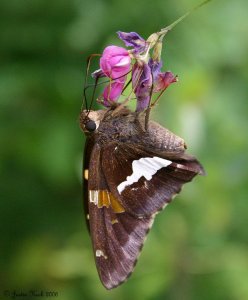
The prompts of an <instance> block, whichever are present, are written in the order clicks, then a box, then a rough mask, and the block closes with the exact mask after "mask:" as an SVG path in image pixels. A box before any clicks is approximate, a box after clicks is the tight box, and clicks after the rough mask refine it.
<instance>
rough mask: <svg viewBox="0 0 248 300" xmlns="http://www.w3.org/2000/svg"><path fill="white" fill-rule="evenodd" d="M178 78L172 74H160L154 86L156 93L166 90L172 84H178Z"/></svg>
mask: <svg viewBox="0 0 248 300" xmlns="http://www.w3.org/2000/svg"><path fill="white" fill-rule="evenodd" d="M177 81H178V77H177V76H175V75H174V74H173V73H172V72H165V73H159V74H158V77H157V80H156V82H155V86H154V92H155V93H156V92H160V91H162V90H165V89H166V88H167V87H168V86H169V85H170V84H171V83H173V82H177Z"/></svg>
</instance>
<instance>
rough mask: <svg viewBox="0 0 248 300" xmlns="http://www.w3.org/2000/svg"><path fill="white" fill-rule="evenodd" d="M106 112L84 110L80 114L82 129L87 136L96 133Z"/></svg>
mask: <svg viewBox="0 0 248 300" xmlns="http://www.w3.org/2000/svg"><path fill="white" fill-rule="evenodd" d="M105 112H106V111H105V110H98V111H94V110H90V111H88V110H83V111H82V112H81V114H80V127H81V129H82V130H83V132H84V133H85V134H91V133H94V132H95V131H96V130H97V129H98V127H99V125H100V123H101V121H102V119H103V117H104V115H105Z"/></svg>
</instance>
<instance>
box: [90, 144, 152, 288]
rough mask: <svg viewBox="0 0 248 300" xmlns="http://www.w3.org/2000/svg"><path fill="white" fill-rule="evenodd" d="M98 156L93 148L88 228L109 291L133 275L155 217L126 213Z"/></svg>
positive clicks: (99, 154) (99, 155)
mask: <svg viewBox="0 0 248 300" xmlns="http://www.w3.org/2000/svg"><path fill="white" fill-rule="evenodd" d="M101 152H102V150H101V148H100V146H98V145H97V144H95V146H94V148H93V149H92V152H91V157H90V164H89V170H90V171H89V177H88V199H89V203H88V208H89V224H90V234H91V239H92V244H93V251H94V257H95V262H96V266H97V270H98V273H99V277H100V279H101V281H102V283H103V285H104V286H105V287H106V288H107V289H112V288H114V287H116V286H118V285H119V284H121V283H122V282H124V281H125V280H126V279H127V278H128V276H129V275H130V274H131V273H132V271H133V268H134V266H135V264H136V261H137V258H138V255H139V253H140V251H141V248H142V246H143V243H144V240H145V237H146V235H147V233H148V231H149V229H150V227H151V226H152V223H153V218H154V216H149V217H144V218H137V217H135V216H133V215H131V214H130V213H128V212H126V211H125V209H124V207H123V206H122V205H121V203H120V201H119V199H118V197H115V196H114V195H113V194H112V193H111V191H110V189H109V187H108V185H107V181H106V179H105V176H104V172H103V170H102V165H103V163H102V153H101Z"/></svg>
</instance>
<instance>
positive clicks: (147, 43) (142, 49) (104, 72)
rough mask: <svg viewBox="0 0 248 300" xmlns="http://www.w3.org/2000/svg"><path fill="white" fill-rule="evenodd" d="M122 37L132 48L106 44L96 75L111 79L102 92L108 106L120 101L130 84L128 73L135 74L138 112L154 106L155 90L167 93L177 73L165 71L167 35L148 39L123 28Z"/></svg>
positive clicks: (134, 88) (157, 35) (120, 36)
mask: <svg viewBox="0 0 248 300" xmlns="http://www.w3.org/2000/svg"><path fill="white" fill-rule="evenodd" d="M118 36H119V38H120V39H121V40H122V41H123V42H124V44H125V46H127V47H132V49H131V50H127V49H125V48H123V47H117V46H108V47H106V48H105V49H104V51H103V54H102V56H101V58H100V69H99V70H97V71H95V72H94V73H93V74H92V75H93V77H94V78H99V77H107V78H109V84H108V85H107V86H106V87H105V89H104V91H103V94H102V98H103V104H104V105H105V106H106V107H108V106H110V105H111V103H113V102H116V101H118V99H119V97H120V95H121V94H122V92H123V89H124V88H125V85H126V84H127V75H128V74H129V73H131V82H132V93H134V94H135V96H136V99H137V105H136V111H137V112H140V111H143V110H145V109H147V108H148V107H149V106H150V104H151V99H152V95H153V94H154V93H159V92H160V94H161V93H163V91H164V90H165V89H166V88H167V87H168V86H169V85H170V84H171V83H173V82H176V81H177V76H174V75H173V73H171V72H162V71H161V68H162V61H161V51H162V39H163V35H162V36H161V35H159V34H158V33H155V34H152V35H151V36H150V37H149V38H148V39H147V40H144V39H143V38H142V37H141V36H140V35H138V34H137V33H136V32H129V33H126V32H120V31H119V32H118ZM151 49H152V50H153V52H152V55H150V51H151Z"/></svg>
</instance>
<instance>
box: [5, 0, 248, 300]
mask: <svg viewBox="0 0 248 300" xmlns="http://www.w3.org/2000/svg"><path fill="white" fill-rule="evenodd" d="M197 3H199V1H197V0H190V1H189V0H187V1H186V0H182V1H173V0H168V1H164V0H153V1H148V0H147V1H144V0H143V1H141V0H136V1H132V0H125V1H122V2H121V1H114V0H112V1H111V0H106V1H103V0H91V1H84V0H83V1H79V0H72V1H71V0H60V1H56V0H54V1H48V0H36V1H31V0H26V1H20V0H11V1H10V0H1V3H0V24H1V26H0V60H1V67H0V136H1V146H0V158H1V161H0V172H1V180H0V288H1V289H0V293H1V294H0V299H5V298H8V296H10V295H8V294H6V295H4V291H5V290H7V291H10V293H12V292H13V291H16V292H19V293H20V292H24V293H25V292H29V291H30V290H34V291H36V292H37V293H38V292H39V291H40V290H42V291H43V292H46V291H51V292H53V291H54V292H56V293H58V295H57V296H56V297H55V296H54V297H50V298H53V299H60V300H67V299H76V300H77V299H101V300H104V299H119V300H122V299H158V300H159V299H173V300H174V299H186V300H188V299H208V300H209V299H218V300H219V299H225V300H226V299H232V300H236V299H248V244H247V242H248V180H247V179H248V168H247V163H248V153H247V146H248V138H247V130H248V118H247V116H248V103H247V100H248V71H247V70H248V39H247V36H248V21H247V11H248V2H247V0H238V1H227V0H219V1H217V0H215V1H212V2H211V3H210V4H208V5H207V6H205V7H203V8H201V9H200V10H199V11H197V12H195V13H194V14H193V15H191V16H190V17H189V18H188V19H187V20H185V21H184V22H183V23H181V24H180V25H178V26H177V27H176V28H175V29H174V30H173V31H172V32H171V33H170V34H169V35H168V36H167V38H166V41H165V44H164V46H165V47H164V51H163V59H164V61H165V63H164V70H168V69H169V70H171V71H173V72H174V73H176V74H178V75H179V79H180V81H179V83H177V84H175V85H172V86H171V87H170V88H169V89H168V91H167V92H166V93H165V94H164V96H163V98H162V99H161V101H160V103H159V106H158V107H157V108H156V109H155V111H154V112H153V119H155V120H157V121H159V122H160V123H161V124H163V125H164V126H166V127H168V128H169V129H171V130H172V131H174V132H175V133H177V134H178V135H180V136H182V137H184V139H185V140H186V142H187V144H188V148H189V149H188V151H189V152H190V153H192V154H194V155H196V156H197V157H198V158H199V159H200V161H201V162H202V163H203V165H204V166H205V168H206V171H207V173H208V175H207V176H206V177H198V178H197V179H195V180H194V182H193V183H191V184H189V185H186V186H185V188H184V189H183V192H182V193H181V195H179V196H178V197H177V199H176V201H174V202H173V203H172V204H171V205H170V206H169V207H167V208H166V211H164V212H162V213H161V214H159V215H158V217H157V219H156V221H155V224H154V227H153V229H152V230H151V232H150V234H149V237H148V239H147V241H146V245H145V247H144V249H143V251H142V255H141V256H140V259H139V262H138V265H137V267H136V269H135V272H134V274H133V275H132V276H131V278H130V279H129V281H128V282H127V283H125V284H124V285H122V286H120V287H119V288H117V289H115V290H112V291H106V290H105V289H104V288H103V287H102V285H101V283H100V281H99V279H98V275H97V272H96V268H95V264H94V258H93V254H92V249H91V242H90V239H89V236H88V233H87V230H86V226H85V223H84V219H83V206H82V196H81V179H80V177H81V175H80V174H81V160H82V153H83V141H84V137H83V134H82V132H81V131H80V129H79V124H78V115H79V111H80V107H81V100H82V83H83V79H84V71H85V60H86V57H87V56H88V55H89V54H91V53H101V52H102V50H103V49H104V47H106V46H107V45H109V44H116V45H122V42H121V41H120V40H118V38H117V35H116V34H115V32H116V31H118V30H122V31H136V32H138V33H139V34H141V35H142V36H143V37H145V38H146V37H148V36H149V35H150V34H151V33H152V32H154V31H157V30H158V29H160V28H161V27H164V26H166V25H168V24H170V23H171V22H172V21H174V20H175V19H176V18H178V17H179V16H180V15H181V14H183V13H184V12H185V11H186V10H188V9H189V8H191V7H192V6H194V5H195V4H197ZM94 68H97V64H95V65H93V69H94ZM6 293H7V292H6ZM22 298H23V299H24V298H25V299H38V298H39V297H38V296H34V297H31V296H30V295H29V296H28V297H19V298H18V299H22ZM43 298H44V297H43Z"/></svg>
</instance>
